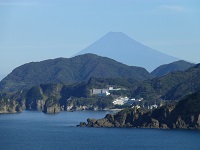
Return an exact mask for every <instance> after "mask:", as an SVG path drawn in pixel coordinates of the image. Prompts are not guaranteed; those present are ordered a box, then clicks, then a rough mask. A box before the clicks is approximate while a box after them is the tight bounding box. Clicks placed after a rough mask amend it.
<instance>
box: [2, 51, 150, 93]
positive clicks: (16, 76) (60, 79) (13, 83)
mask: <svg viewBox="0 0 200 150" xmlns="http://www.w3.org/2000/svg"><path fill="white" fill-rule="evenodd" d="M90 77H101V78H133V79H136V80H145V79H150V78H152V75H151V74H150V73H149V72H148V71H146V70H145V69H144V68H141V67H133V66H127V65H125V64H122V63H119V62H117V61H115V60H113V59H109V58H107V57H101V56H97V55H94V54H84V55H79V56H76V57H73V58H57V59H50V60H45V61H41V62H31V63H27V64H24V65H22V66H20V67H18V68H16V69H14V70H13V71H12V72H11V73H10V74H9V75H8V76H7V77H6V78H4V79H3V80H2V81H1V82H0V91H4V92H7V91H17V90H21V89H26V88H31V87H32V86H34V85H40V84H42V83H65V84H71V83H77V82H82V81H85V80H88V79H89V78H90Z"/></svg>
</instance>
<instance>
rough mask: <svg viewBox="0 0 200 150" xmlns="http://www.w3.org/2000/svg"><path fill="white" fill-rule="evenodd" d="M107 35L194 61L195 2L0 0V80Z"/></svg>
mask: <svg viewBox="0 0 200 150" xmlns="http://www.w3.org/2000/svg"><path fill="white" fill-rule="evenodd" d="M109 31H120V32H124V33H125V34H127V35H129V36H130V37H132V38H133V39H135V40H137V41H139V42H141V43H143V44H146V45H148V46H149V47H151V48H154V49H156V50H159V51H161V52H163V53H166V54H170V55H173V56H176V57H179V58H182V59H186V60H189V61H192V62H196V63H198V62H200V1H199V0H0V75H1V74H7V73H10V72H11V71H12V69H14V68H15V67H17V66H19V65H22V64H24V63H28V62H31V61H40V60H44V59H49V58H56V57H71V56H72V55H74V54H75V53H77V52H78V51H80V50H82V49H83V48H85V47H86V46H88V45H90V44H92V43H93V42H94V41H96V40H97V39H99V38H100V37H102V36H103V35H105V34H106V33H107V32H109Z"/></svg>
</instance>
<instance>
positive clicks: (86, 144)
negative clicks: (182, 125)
mask: <svg viewBox="0 0 200 150" xmlns="http://www.w3.org/2000/svg"><path fill="white" fill-rule="evenodd" d="M107 113H110V112H106V111H76V112H61V113H59V114H56V115H47V114H43V113H41V112H32V111H24V112H23V113H21V114H12V115H0V150H4V149H5V150H9V149H12V150H13V149H14V150H17V149H20V150H45V149H46V150H51V149H52V150H57V149H58V150H60V149H66V150H76V149H86V150H90V149H91V150H93V149H94V150H96V149H99V150H115V149H116V150H118V149H123V150H125V149H134V150H137V149H138V150H144V149H145V150H146V149H148V150H151V149H152V150H156V149H158V150H160V149H170V150H180V149H188V150H193V149H195V150H197V149H198V150H199V149H200V131H192V130H190V131H189V130H159V129H128V128H80V127H75V126H76V125H77V124H79V122H80V121H86V119H87V118H88V117H89V118H102V117H104V116H105V115H106V114H107Z"/></svg>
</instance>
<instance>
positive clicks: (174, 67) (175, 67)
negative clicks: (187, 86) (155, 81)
mask: <svg viewBox="0 0 200 150" xmlns="http://www.w3.org/2000/svg"><path fill="white" fill-rule="evenodd" d="M194 65H195V64H193V63H189V62H187V61H184V60H179V61H175V62H173V63H170V64H165V65H161V66H159V67H157V68H156V69H155V70H154V71H152V72H151V74H152V75H154V76H156V77H161V76H164V75H166V74H169V73H171V72H175V71H185V70H186V69H188V68H190V67H193V66H194Z"/></svg>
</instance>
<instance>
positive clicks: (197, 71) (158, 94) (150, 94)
mask: <svg viewBox="0 0 200 150" xmlns="http://www.w3.org/2000/svg"><path fill="white" fill-rule="evenodd" d="M199 66H200V65H196V66H194V67H191V68H189V69H188V70H186V71H177V72H174V73H170V74H167V75H165V76H163V77H158V78H154V79H152V80H149V81H144V82H141V83H140V85H139V86H137V88H136V90H134V91H133V93H132V96H137V95H141V96H143V97H144V98H147V99H157V98H161V99H164V100H175V99H181V98H183V97H184V96H185V95H188V94H191V93H194V92H196V91H198V90H200V78H199V76H200V67H199Z"/></svg>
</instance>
